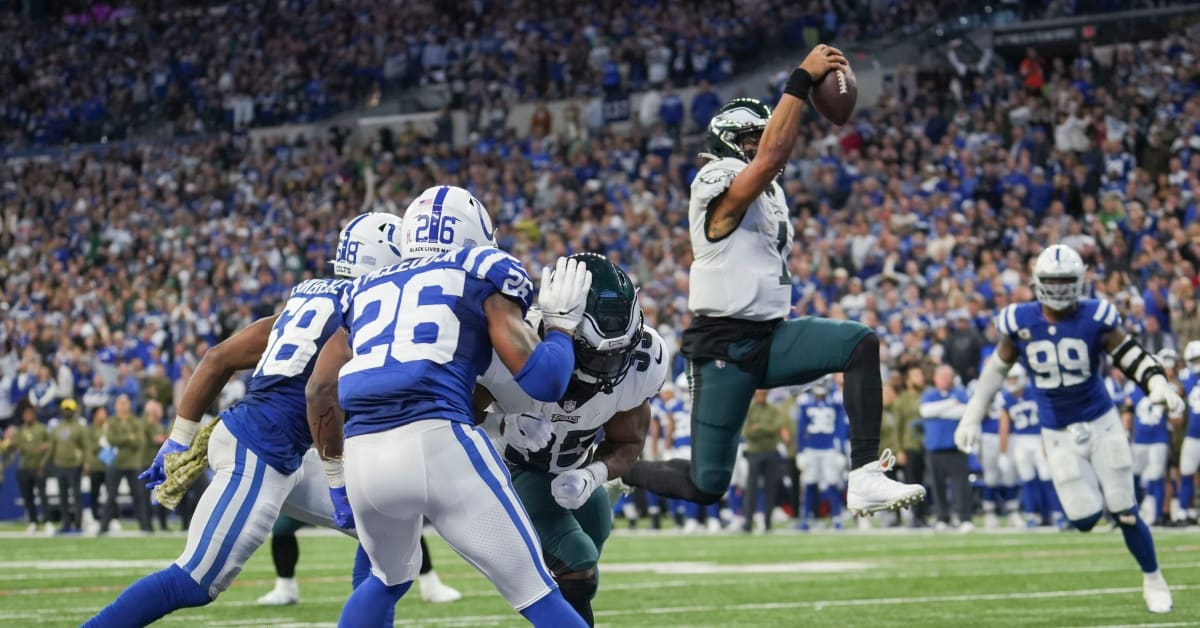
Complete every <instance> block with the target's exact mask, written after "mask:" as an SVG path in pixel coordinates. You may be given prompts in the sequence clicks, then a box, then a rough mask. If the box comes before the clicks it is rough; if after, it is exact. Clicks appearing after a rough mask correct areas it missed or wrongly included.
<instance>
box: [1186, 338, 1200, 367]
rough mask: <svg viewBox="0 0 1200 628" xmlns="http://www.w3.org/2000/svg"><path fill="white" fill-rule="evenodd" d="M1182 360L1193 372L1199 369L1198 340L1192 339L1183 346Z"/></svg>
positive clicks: (1199, 341) (1199, 352)
mask: <svg viewBox="0 0 1200 628" xmlns="http://www.w3.org/2000/svg"><path fill="white" fill-rule="evenodd" d="M1183 361H1184V362H1186V363H1187V365H1188V368H1190V369H1192V371H1193V372H1195V371H1198V370H1200V340H1193V341H1191V342H1189V343H1187V345H1186V346H1184V348H1183Z"/></svg>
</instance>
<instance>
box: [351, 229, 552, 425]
mask: <svg viewBox="0 0 1200 628" xmlns="http://www.w3.org/2000/svg"><path fill="white" fill-rule="evenodd" d="M496 292H499V293H501V294H503V295H505V296H506V297H509V298H511V299H513V300H514V301H516V302H517V303H518V304H520V306H521V311H522V312H525V311H527V310H528V309H529V305H530V302H531V300H532V293H533V284H532V283H531V282H530V280H529V275H527V274H526V273H525V269H524V267H522V266H521V263H520V262H519V261H517V260H516V258H514V257H512V256H511V255H509V254H508V253H505V252H504V251H501V250H499V249H497V248H494V247H490V246H482V247H474V248H469V249H457V250H453V251H449V252H446V253H442V254H439V255H433V256H430V257H422V258H414V259H408V260H405V261H403V262H400V263H399V264H396V265H394V266H389V267H387V268H383V269H380V270H378V271H376V272H374V273H371V274H370V275H366V276H364V277H360V278H358V279H356V280H355V281H354V284H353V286H352V287H351V289H350V293H349V296H348V298H347V300H346V308H347V309H346V312H345V314H344V316H345V320H346V326H347V327H348V328H349V329H350V348H351V351H352V357H351V358H350V361H349V362H347V363H346V365H345V366H343V367H342V370H341V372H340V373H339V374H338V375H339V377H338V401H339V403H340V404H341V406H342V408H343V409H345V411H346V436H347V437H348V438H349V437H352V436H358V435H360V434H370V433H373V432H381V431H385V430H390V429H392V428H396V427H399V426H401V425H405V424H408V423H412V422H413V421H421V420H426V419H444V420H449V421H457V422H459V423H465V424H467V425H473V424H474V415H473V408H472V392H473V391H474V390H475V378H476V376H477V375H478V374H479V373H481V372H483V371H484V370H485V369H486V368H487V366H488V362H489V361H490V360H491V356H492V342H491V338H490V337H489V336H488V324H487V318H486V317H485V315H484V312H483V302H484V301H485V300H486V299H487V298H488V297H490V296H491V295H492V294H494V293H496Z"/></svg>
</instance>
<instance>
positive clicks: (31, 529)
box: [25, 523, 38, 534]
mask: <svg viewBox="0 0 1200 628" xmlns="http://www.w3.org/2000/svg"><path fill="white" fill-rule="evenodd" d="M37 530H38V524H36V523H31V524H29V527H27V528H25V534H37Z"/></svg>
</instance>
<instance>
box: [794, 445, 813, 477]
mask: <svg viewBox="0 0 1200 628" xmlns="http://www.w3.org/2000/svg"><path fill="white" fill-rule="evenodd" d="M810 464H811V458H809V456H808V454H807V453H805V452H803V451H802V452H800V453H798V454H796V469H797V470H798V471H800V475H805V474H807V473H808V472H809V468H808V467H809V465H810ZM805 481H807V480H805Z"/></svg>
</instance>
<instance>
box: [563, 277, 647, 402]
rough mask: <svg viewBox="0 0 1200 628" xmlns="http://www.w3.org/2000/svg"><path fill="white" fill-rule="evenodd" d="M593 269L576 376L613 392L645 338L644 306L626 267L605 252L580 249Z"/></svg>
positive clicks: (577, 344)
mask: <svg viewBox="0 0 1200 628" xmlns="http://www.w3.org/2000/svg"><path fill="white" fill-rule="evenodd" d="M571 257H572V258H573V259H576V260H579V261H581V262H583V263H584V264H585V265H586V266H587V269H588V270H589V271H591V272H592V288H591V291H589V292H588V297H587V306H586V307H585V309H584V311H583V320H582V321H580V323H579V327H578V328H577V329H576V330H575V338H574V343H575V377H576V379H578V380H580V381H581V382H583V383H586V384H593V385H595V386H597V387H598V388H600V389H601V390H603V391H604V392H612V390H613V388H614V387H616V385H617V384H620V383H621V380H623V379H625V374H626V373H628V372H629V365H630V364H631V362H632V358H633V351H634V349H636V348H637V346H638V343H640V342H641V341H642V320H643V315H642V308H641V306H640V305H639V304H638V293H637V288H636V287H634V285H633V281H631V280H630V279H629V275H626V274H625V271H623V270H621V269H620V268H619V267H617V265H616V264H613V263H612V262H610V261H608V259H606V258H605V257H604V256H602V255H597V254H595V253H576V254H575V255H572V256H571Z"/></svg>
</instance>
